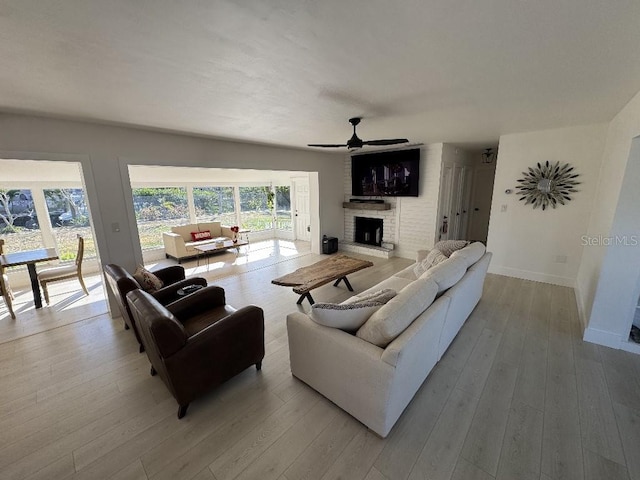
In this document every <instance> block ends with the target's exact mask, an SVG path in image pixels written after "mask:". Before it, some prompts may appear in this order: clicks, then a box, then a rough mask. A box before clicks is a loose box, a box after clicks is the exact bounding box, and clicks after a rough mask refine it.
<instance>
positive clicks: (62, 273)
mask: <svg viewBox="0 0 640 480" xmlns="http://www.w3.org/2000/svg"><path fill="white" fill-rule="evenodd" d="M83 256H84V238H82V236H80V235H78V254H77V255H76V261H75V263H74V264H72V265H63V266H61V267H53V268H45V269H43V270H42V271H40V272H39V273H38V281H39V282H40V285H41V286H42V293H44V299H45V301H46V302H47V305H49V291H48V290H47V284H48V283H51V282H58V281H60V280H68V279H69V278H75V277H77V278H78V281H79V282H80V286H81V287H82V290H83V291H84V293H85V295H89V291H88V290H87V287H86V286H85V284H84V280H83V278H82V257H83Z"/></svg>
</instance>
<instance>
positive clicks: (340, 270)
mask: <svg viewBox="0 0 640 480" xmlns="http://www.w3.org/2000/svg"><path fill="white" fill-rule="evenodd" d="M371 266H373V263H371V262H368V261H366V260H359V259H357V258H351V257H347V256H346V255H333V256H331V257H329V258H327V259H325V260H321V261H319V262H318V263H314V264H313V265H309V266H308V267H302V268H299V269H298V270H296V271H295V272H293V273H289V274H287V275H285V276H283V277H280V278H276V279H275V280H271V283H273V284H275V285H282V286H285V287H293V291H294V292H295V293H297V294H298V295H300V298H299V299H298V301H297V302H296V303H297V304H298V305H300V304H301V303H302V301H303V300H304V299H305V298H306V299H307V300H309V303H310V304H311V305H313V304H314V303H315V302H314V300H313V297H312V296H311V293H310V292H311V290H313V289H314V288H318V287H321V286H322V285H326V284H327V283H329V282H333V281H335V283H334V284H333V286H334V287H337V286H338V284H339V283H340V282H341V281H343V282H344V284H345V285H346V286H347V288H348V289H349V291H350V292H353V288H352V287H351V284H350V283H349V280H347V275H349V274H350V273H354V272H357V271H358V270H362V269H363V268H367V267H371Z"/></svg>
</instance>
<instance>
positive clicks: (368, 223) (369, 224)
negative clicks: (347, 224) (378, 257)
mask: <svg viewBox="0 0 640 480" xmlns="http://www.w3.org/2000/svg"><path fill="white" fill-rule="evenodd" d="M382 227H383V220H382V219H381V218H368V217H355V234H354V239H353V241H354V242H356V243H364V244H365V245H375V246H376V247H379V246H380V245H382V234H383V230H382Z"/></svg>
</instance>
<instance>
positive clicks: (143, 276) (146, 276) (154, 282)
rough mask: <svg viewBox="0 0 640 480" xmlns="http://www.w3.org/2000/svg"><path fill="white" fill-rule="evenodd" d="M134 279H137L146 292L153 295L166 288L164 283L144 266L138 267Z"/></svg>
mask: <svg viewBox="0 0 640 480" xmlns="http://www.w3.org/2000/svg"><path fill="white" fill-rule="evenodd" d="M133 278H135V279H136V281H137V282H138V283H139V284H140V287H142V289H143V290H144V291H145V292H149V293H153V292H155V291H157V290H160V289H161V288H162V287H164V282H163V281H162V280H160V279H159V278H158V277H157V276H156V275H154V274H153V273H151V272H150V271H149V270H147V269H146V268H144V267H143V266H142V265H138V267H137V268H136V271H135V272H134V273H133Z"/></svg>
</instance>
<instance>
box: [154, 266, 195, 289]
mask: <svg viewBox="0 0 640 480" xmlns="http://www.w3.org/2000/svg"><path fill="white" fill-rule="evenodd" d="M151 273H153V274H154V275H155V276H156V277H158V278H159V279H160V280H162V282H163V283H164V284H165V285H170V284H172V283H176V282H179V281H180V280H184V279H185V276H186V275H185V273H184V267H181V266H180V265H171V266H169V267H164V268H159V269H157V270H152V271H151Z"/></svg>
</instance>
